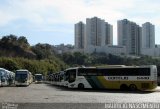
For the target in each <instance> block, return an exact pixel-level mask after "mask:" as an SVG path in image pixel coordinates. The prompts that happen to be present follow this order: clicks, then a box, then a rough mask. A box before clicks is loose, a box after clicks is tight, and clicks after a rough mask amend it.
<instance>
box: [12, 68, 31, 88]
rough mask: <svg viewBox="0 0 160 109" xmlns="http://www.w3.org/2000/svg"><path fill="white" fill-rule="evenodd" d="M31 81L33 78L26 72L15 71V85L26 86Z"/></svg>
mask: <svg viewBox="0 0 160 109" xmlns="http://www.w3.org/2000/svg"><path fill="white" fill-rule="evenodd" d="M32 81H33V76H32V74H31V72H29V71H28V70H16V74H15V85H16V86H28V85H29V84H31V83H32Z"/></svg>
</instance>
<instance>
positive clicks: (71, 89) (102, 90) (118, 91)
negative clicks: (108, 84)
mask: <svg viewBox="0 0 160 109" xmlns="http://www.w3.org/2000/svg"><path fill="white" fill-rule="evenodd" d="M45 85H47V86H49V87H53V88H56V89H58V90H60V91H77V92H98V93H104V92H106V93H126V94H128V93H132V94H149V93H153V92H155V91H156V90H152V91H140V90H137V91H129V90H119V89H82V90H81V89H74V88H67V87H63V86H57V85H53V84H45Z"/></svg>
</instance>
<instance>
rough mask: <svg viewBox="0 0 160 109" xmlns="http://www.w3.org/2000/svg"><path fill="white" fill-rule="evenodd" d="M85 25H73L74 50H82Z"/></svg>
mask: <svg viewBox="0 0 160 109" xmlns="http://www.w3.org/2000/svg"><path fill="white" fill-rule="evenodd" d="M84 38H85V24H84V23H83V22H79V23H77V24H75V49H83V48H84Z"/></svg>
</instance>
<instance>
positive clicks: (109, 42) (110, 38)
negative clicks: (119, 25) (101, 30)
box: [105, 22, 113, 45]
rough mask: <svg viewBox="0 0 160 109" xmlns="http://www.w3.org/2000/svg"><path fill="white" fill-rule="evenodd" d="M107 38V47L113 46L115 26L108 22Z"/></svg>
mask: <svg viewBox="0 0 160 109" xmlns="http://www.w3.org/2000/svg"><path fill="white" fill-rule="evenodd" d="M105 28H106V37H105V45H113V26H112V25H110V24H108V23H107V22H106V24H105Z"/></svg>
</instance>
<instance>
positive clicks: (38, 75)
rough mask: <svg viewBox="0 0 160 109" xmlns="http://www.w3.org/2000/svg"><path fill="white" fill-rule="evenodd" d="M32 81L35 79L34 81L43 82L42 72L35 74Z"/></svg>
mask: <svg viewBox="0 0 160 109" xmlns="http://www.w3.org/2000/svg"><path fill="white" fill-rule="evenodd" d="M34 81H35V83H42V82H43V75H42V74H35V75H34Z"/></svg>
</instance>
